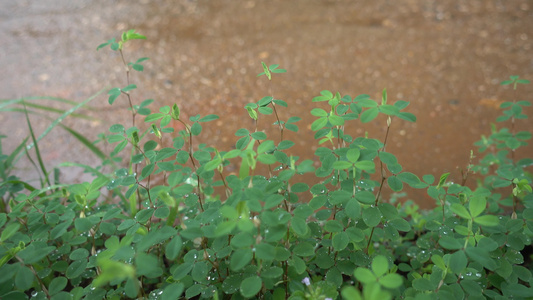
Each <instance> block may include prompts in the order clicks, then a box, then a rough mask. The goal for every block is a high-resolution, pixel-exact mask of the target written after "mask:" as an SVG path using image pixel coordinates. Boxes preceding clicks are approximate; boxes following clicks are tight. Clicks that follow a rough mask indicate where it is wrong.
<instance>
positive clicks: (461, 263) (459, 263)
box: [448, 251, 468, 274]
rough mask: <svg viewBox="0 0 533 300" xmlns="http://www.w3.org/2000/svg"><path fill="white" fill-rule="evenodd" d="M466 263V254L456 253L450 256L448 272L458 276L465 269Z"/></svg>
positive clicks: (462, 252)
mask: <svg viewBox="0 0 533 300" xmlns="http://www.w3.org/2000/svg"><path fill="white" fill-rule="evenodd" d="M467 263H468V259H467V258H466V254H465V252H464V251H456V252H454V253H453V254H452V255H450V262H449V264H448V265H449V266H450V270H452V272H454V273H455V274H460V273H462V272H463V270H464V269H465V268H466V265H467Z"/></svg>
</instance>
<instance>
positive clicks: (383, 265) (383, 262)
mask: <svg viewBox="0 0 533 300" xmlns="http://www.w3.org/2000/svg"><path fill="white" fill-rule="evenodd" d="M388 270H389V261H388V260H387V258H386V257H385V256H383V255H378V256H376V257H374V260H372V271H373V272H374V274H375V275H376V277H381V276H383V275H384V274H385V273H387V271H388Z"/></svg>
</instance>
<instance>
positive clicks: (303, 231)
mask: <svg viewBox="0 0 533 300" xmlns="http://www.w3.org/2000/svg"><path fill="white" fill-rule="evenodd" d="M291 228H292V230H293V231H294V233H296V234H297V235H299V236H301V237H303V236H305V235H307V233H308V232H309V227H308V226H307V222H306V221H305V219H304V218H301V217H297V216H295V217H293V218H292V220H291Z"/></svg>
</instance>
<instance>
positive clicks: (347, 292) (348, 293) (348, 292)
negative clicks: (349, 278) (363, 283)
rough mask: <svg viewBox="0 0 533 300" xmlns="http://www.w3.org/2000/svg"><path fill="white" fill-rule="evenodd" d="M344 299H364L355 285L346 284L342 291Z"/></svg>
mask: <svg viewBox="0 0 533 300" xmlns="http://www.w3.org/2000/svg"><path fill="white" fill-rule="evenodd" d="M341 295H342V299H344V300H363V298H361V293H360V292H359V291H358V290H357V289H356V288H355V287H353V286H345V287H344V288H343V289H342V291H341Z"/></svg>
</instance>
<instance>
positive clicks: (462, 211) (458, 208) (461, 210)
mask: <svg viewBox="0 0 533 300" xmlns="http://www.w3.org/2000/svg"><path fill="white" fill-rule="evenodd" d="M451 209H452V211H453V212H454V213H455V214H456V215H458V216H459V217H461V218H463V219H467V220H469V219H471V218H472V217H471V216H470V213H469V212H468V210H466V208H465V207H464V206H463V205H461V204H458V203H454V204H452V206H451Z"/></svg>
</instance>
